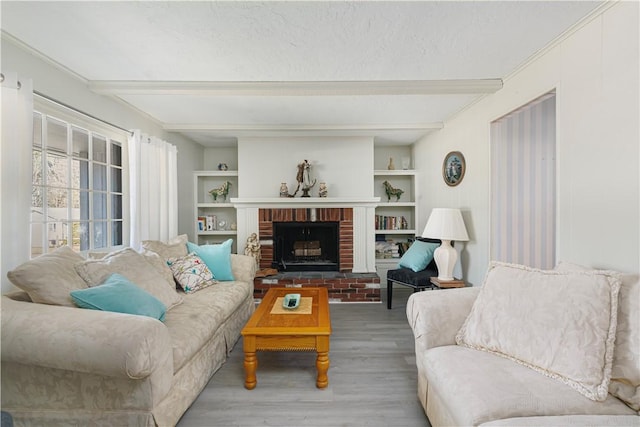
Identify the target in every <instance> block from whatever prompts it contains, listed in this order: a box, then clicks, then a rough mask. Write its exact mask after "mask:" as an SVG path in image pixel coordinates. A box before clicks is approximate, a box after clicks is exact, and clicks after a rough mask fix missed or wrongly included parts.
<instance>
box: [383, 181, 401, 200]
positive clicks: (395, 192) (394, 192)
mask: <svg viewBox="0 0 640 427" xmlns="http://www.w3.org/2000/svg"><path fill="white" fill-rule="evenodd" d="M382 185H384V192H385V193H387V202H390V201H391V196H396V202H397V201H398V200H400V196H402V193H404V190H401V189H400V188H394V187H393V186H392V185H391V184H390V183H389V181H385V182H383V183H382Z"/></svg>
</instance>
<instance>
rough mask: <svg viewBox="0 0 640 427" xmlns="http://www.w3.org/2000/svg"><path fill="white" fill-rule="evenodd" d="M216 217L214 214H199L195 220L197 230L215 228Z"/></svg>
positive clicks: (212, 229)
mask: <svg viewBox="0 0 640 427" xmlns="http://www.w3.org/2000/svg"><path fill="white" fill-rule="evenodd" d="M217 222H218V219H217V217H216V216H215V215H204V216H199V217H198V220H197V224H198V231H214V230H216V229H217V226H216V224H217Z"/></svg>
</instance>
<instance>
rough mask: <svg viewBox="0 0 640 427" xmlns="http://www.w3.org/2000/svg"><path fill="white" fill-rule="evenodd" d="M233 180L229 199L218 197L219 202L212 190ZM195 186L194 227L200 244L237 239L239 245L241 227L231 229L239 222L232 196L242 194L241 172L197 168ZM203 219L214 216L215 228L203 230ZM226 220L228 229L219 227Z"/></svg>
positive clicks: (194, 177) (225, 223)
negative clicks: (201, 220) (211, 192)
mask: <svg viewBox="0 0 640 427" xmlns="http://www.w3.org/2000/svg"><path fill="white" fill-rule="evenodd" d="M226 181H229V182H230V183H231V187H230V188H229V193H228V194H227V197H226V200H225V199H224V198H221V197H220V196H218V200H219V201H213V200H212V199H213V198H212V196H211V195H210V194H209V191H210V190H211V189H213V188H217V187H219V186H221V185H222V184H223V183H224V182H226ZM193 188H194V228H195V238H196V241H197V243H198V244H208V243H220V242H223V241H224V240H226V239H230V238H231V239H234V244H233V250H234V251H235V250H236V248H237V242H236V240H237V239H236V236H237V234H238V232H237V230H233V229H231V227H232V224H234V227H235V226H236V225H237V224H236V221H237V214H236V209H235V207H234V205H233V203H231V201H230V199H231V197H233V196H237V194H238V171H236V170H227V171H219V170H215V171H195V172H193ZM199 218H211V219H213V221H212V222H213V227H214V229H213V230H207V229H204V230H202V229H200V225H199V224H198V222H199ZM220 223H224V229H223V230H221V229H219V227H220Z"/></svg>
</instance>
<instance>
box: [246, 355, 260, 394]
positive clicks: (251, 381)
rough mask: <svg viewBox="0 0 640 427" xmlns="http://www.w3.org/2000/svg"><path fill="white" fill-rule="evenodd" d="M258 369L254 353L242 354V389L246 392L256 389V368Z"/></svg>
mask: <svg viewBox="0 0 640 427" xmlns="http://www.w3.org/2000/svg"><path fill="white" fill-rule="evenodd" d="M257 367H258V358H257V357H256V354H255V353H247V352H245V353H244V373H245V376H244V387H245V388H246V389H248V390H253V389H254V388H256V384H257V383H258V381H257V379H256V368H257Z"/></svg>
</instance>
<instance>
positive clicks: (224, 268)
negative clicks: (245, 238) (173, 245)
mask: <svg viewBox="0 0 640 427" xmlns="http://www.w3.org/2000/svg"><path fill="white" fill-rule="evenodd" d="M232 244H233V239H228V240H227V241H226V242H223V243H220V244H219V245H202V246H198V245H196V244H195V243H191V242H187V249H188V250H189V252H190V253H191V252H193V253H195V254H196V255H198V256H199V257H200V258H201V259H202V260H203V261H204V263H205V264H207V267H209V270H211V272H212V273H213V278H214V279H216V280H218V281H230V280H236V279H235V278H234V277H233V272H232V271H231V245H232Z"/></svg>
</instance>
